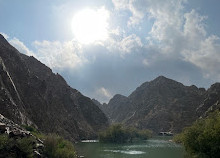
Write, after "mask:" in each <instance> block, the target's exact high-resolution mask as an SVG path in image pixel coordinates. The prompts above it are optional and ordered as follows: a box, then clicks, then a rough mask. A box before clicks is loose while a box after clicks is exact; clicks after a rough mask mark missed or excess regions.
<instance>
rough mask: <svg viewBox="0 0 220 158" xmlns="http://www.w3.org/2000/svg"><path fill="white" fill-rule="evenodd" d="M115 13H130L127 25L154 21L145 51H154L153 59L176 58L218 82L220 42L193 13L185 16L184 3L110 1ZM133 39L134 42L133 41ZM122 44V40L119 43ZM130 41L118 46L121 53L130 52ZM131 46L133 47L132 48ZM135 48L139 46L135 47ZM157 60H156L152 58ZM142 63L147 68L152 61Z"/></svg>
mask: <svg viewBox="0 0 220 158" xmlns="http://www.w3.org/2000/svg"><path fill="white" fill-rule="evenodd" d="M112 2H113V4H114V7H115V8H116V10H119V11H120V10H128V11H130V12H131V17H130V18H129V21H128V25H137V24H140V22H141V20H142V19H143V18H144V17H145V16H147V17H148V18H150V19H152V20H153V25H152V28H151V30H150V32H149V35H150V36H148V37H147V43H148V44H147V45H145V48H146V49H147V50H151V51H152V50H154V54H153V55H154V56H158V54H160V55H161V56H162V57H160V58H173V59H174V58H175V59H182V60H184V61H186V62H190V63H192V64H194V65H195V66H197V67H198V68H200V69H201V70H202V71H203V74H204V77H209V78H213V77H214V78H217V79H220V75H218V74H220V53H219V50H220V40H219V37H217V36H216V35H208V33H207V31H206V25H205V23H204V21H205V20H206V19H207V17H206V16H201V15H200V14H199V13H198V12H196V11H195V10H194V9H193V10H191V11H189V12H186V11H185V10H184V4H185V3H187V0H123V1H120V0H112ZM133 39H134V38H133ZM122 41H123V40H122ZM129 41H130V38H125V39H124V41H123V42H122V43H124V44H122V43H120V46H121V50H124V52H129V51H130V50H131V49H130V48H132V47H133V46H134V45H133V44H131V45H130V42H129ZM132 45H133V46H132ZM137 45H138V44H137ZM151 59H153V60H157V58H156V57H151ZM142 63H143V64H144V65H146V66H149V65H150V64H151V63H153V61H151V60H149V59H148V58H145V59H144V60H143V61H142Z"/></svg>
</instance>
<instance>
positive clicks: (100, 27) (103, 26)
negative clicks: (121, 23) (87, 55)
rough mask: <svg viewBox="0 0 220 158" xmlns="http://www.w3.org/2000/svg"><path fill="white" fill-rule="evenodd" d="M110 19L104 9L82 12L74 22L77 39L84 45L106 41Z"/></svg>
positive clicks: (73, 27) (73, 26)
mask: <svg viewBox="0 0 220 158" xmlns="http://www.w3.org/2000/svg"><path fill="white" fill-rule="evenodd" d="M108 18H109V13H108V11H107V10H106V9H105V8H104V7H103V8H101V9H98V10H92V9H88V8H87V9H84V10H81V11H80V12H78V13H77V14H75V15H74V17H73V20H72V30H73V33H74V35H75V37H76V39H77V40H78V41H79V42H81V43H84V44H90V43H93V42H96V41H104V40H105V39H106V38H107V37H108V30H107V29H108Z"/></svg>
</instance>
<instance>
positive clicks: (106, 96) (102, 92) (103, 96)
mask: <svg viewBox="0 0 220 158" xmlns="http://www.w3.org/2000/svg"><path fill="white" fill-rule="evenodd" d="M112 97H113V95H112V94H111V93H110V91H109V90H108V89H106V88H104V87H100V88H98V89H97V90H96V99H98V100H99V101H101V102H107V101H109V100H110V99H111V98H112Z"/></svg>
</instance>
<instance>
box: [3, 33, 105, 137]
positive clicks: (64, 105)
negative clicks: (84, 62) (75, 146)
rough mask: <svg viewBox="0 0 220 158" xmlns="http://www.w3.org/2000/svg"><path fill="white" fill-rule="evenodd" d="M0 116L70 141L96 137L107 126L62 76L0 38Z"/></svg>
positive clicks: (95, 110)
mask: <svg viewBox="0 0 220 158" xmlns="http://www.w3.org/2000/svg"><path fill="white" fill-rule="evenodd" d="M0 113H1V114H3V115H4V116H5V117H7V118H9V119H11V120H12V121H14V122H15V123H18V124H27V125H32V126H35V127H36V128H38V129H39V130H40V131H42V132H44V133H57V134H59V135H61V136H63V137H64V138H67V139H69V140H71V141H76V140H80V139H89V138H94V137H96V134H97V129H99V130H101V129H103V128H105V127H107V126H108V119H107V118H106V116H105V115H104V113H103V112H102V111H101V110H100V109H99V108H98V107H97V106H96V105H95V104H94V103H93V102H92V100H91V99H90V98H88V97H85V96H83V95H82V94H81V93H80V92H79V91H77V90H76V89H73V88H71V87H70V86H69V85H68V84H67V83H66V81H65V80H64V79H63V77H62V76H60V75H59V74H54V73H53V72H52V70H51V69H50V68H48V67H47V66H45V65H44V64H42V63H41V62H40V61H38V60H37V59H35V58H34V57H32V56H31V57H29V56H26V55H24V54H21V53H20V52H18V51H17V50H16V49H15V48H14V47H12V46H11V45H10V44H9V43H8V42H7V41H6V40H5V39H4V37H3V36H2V35H0Z"/></svg>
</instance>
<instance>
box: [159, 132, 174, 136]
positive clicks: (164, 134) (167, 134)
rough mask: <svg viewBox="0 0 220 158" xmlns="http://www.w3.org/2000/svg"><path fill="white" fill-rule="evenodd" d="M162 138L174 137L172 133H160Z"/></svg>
mask: <svg viewBox="0 0 220 158" xmlns="http://www.w3.org/2000/svg"><path fill="white" fill-rule="evenodd" d="M159 135H160V136H173V133H172V132H160V133H159Z"/></svg>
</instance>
